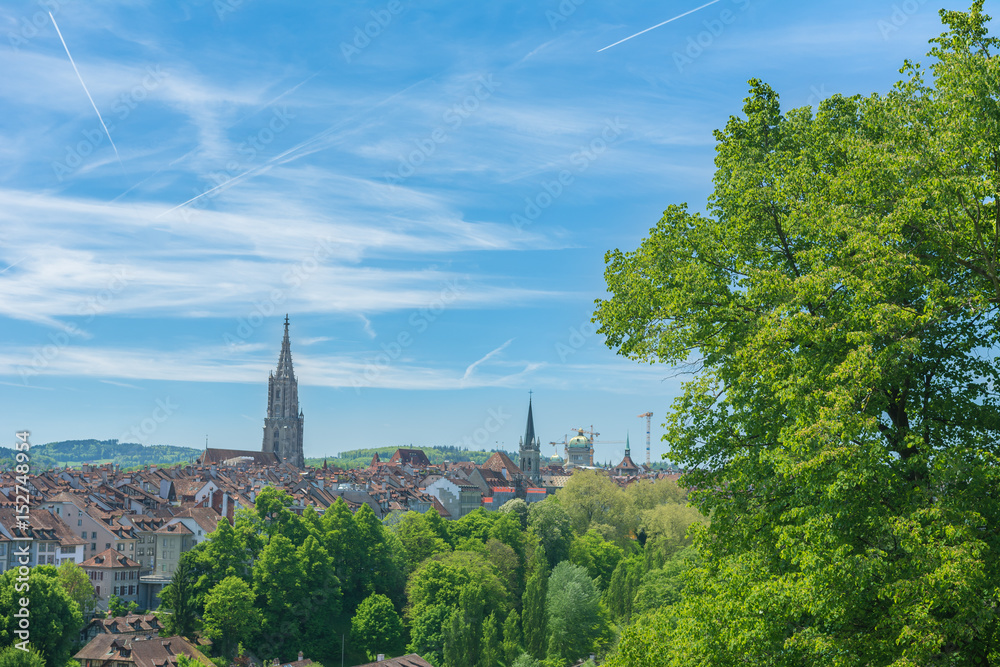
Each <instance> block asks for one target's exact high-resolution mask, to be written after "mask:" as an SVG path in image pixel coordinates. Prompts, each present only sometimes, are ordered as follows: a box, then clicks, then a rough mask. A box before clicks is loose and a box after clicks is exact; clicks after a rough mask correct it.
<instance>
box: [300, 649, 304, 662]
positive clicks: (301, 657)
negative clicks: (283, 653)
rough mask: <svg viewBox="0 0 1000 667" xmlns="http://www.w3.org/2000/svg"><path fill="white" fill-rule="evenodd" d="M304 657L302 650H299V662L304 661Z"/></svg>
mask: <svg viewBox="0 0 1000 667" xmlns="http://www.w3.org/2000/svg"><path fill="white" fill-rule="evenodd" d="M303 657H304V656H303V655H302V651H299V662H302V659H303Z"/></svg>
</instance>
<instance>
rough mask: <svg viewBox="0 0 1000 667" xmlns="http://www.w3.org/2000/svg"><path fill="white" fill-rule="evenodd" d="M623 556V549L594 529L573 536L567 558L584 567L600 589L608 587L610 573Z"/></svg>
mask: <svg viewBox="0 0 1000 667" xmlns="http://www.w3.org/2000/svg"><path fill="white" fill-rule="evenodd" d="M624 556H625V551H624V549H622V548H621V547H620V546H618V545H617V544H614V543H613V542H608V541H607V540H605V539H604V538H603V537H602V536H601V535H600V533H598V532H597V531H596V530H588V531H587V532H586V534H584V535H578V536H576V537H574V538H573V542H572V544H571V545H570V548H569V560H570V561H571V562H572V563H574V564H575V565H579V566H581V567H584V568H586V570H587V573H588V574H589V575H590V577H591V578H592V579H595V580H596V581H597V582H598V585H599V586H600V588H601V590H606V589H607V588H608V584H609V583H610V582H611V575H612V573H613V572H614V571H615V568H616V567H618V563H619V562H620V561H621V559H622V558H623V557H624Z"/></svg>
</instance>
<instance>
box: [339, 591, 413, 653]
mask: <svg viewBox="0 0 1000 667" xmlns="http://www.w3.org/2000/svg"><path fill="white" fill-rule="evenodd" d="M402 636H403V622H402V621H401V620H400V618H399V614H397V613H396V609H395V608H394V607H393V606H392V600H390V599H389V598H387V597H386V596H384V595H380V594H379V593H373V594H371V595H369V596H368V597H366V598H365V599H364V600H362V601H361V604H360V605H358V610H357V612H355V614H354V618H352V619H351V642H352V644H353V646H354V648H355V649H358V650H361V651H363V652H364V653H365V654H366V655H367V656H368V659H369V660H374V659H375V656H376V655H377V654H379V653H385V654H391V652H392V651H393V650H394V649H396V648H397V646H398V645H399V643H400V640H401V639H402Z"/></svg>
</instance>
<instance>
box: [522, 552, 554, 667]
mask: <svg viewBox="0 0 1000 667" xmlns="http://www.w3.org/2000/svg"><path fill="white" fill-rule="evenodd" d="M548 580H549V571H548V561H547V560H546V556H545V550H544V549H542V548H541V547H539V548H538V549H537V551H536V557H535V562H534V563H533V568H532V570H531V574H530V575H529V576H528V582H527V583H526V584H525V587H524V603H523V609H524V612H523V613H524V617H523V619H524V622H523V624H522V626H523V628H524V649H525V650H526V651H527V652H528V653H530V654H531V655H533V656H536V657H541V656H544V655H545V649H546V646H547V644H548V617H547V614H546V611H545V597H546V593H547V591H548Z"/></svg>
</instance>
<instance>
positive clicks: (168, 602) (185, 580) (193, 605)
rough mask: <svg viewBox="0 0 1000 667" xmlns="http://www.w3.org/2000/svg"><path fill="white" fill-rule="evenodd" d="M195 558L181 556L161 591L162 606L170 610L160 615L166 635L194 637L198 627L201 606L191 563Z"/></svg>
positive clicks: (185, 555)
mask: <svg viewBox="0 0 1000 667" xmlns="http://www.w3.org/2000/svg"><path fill="white" fill-rule="evenodd" d="M193 558H194V557H193V556H190V555H189V554H184V555H183V556H181V559H180V561H179V562H178V563H177V568H176V569H174V574H173V576H172V577H171V578H170V583H169V584H167V585H166V586H164V587H163V590H161V591H160V592H159V596H160V607H161V608H162V609H164V610H165V611H168V612H170V613H168V614H162V615H161V616H160V617H159V618H160V619H161V623H162V624H163V630H162V632H164V633H165V636H168V637H169V636H173V635H178V636H181V637H193V636H194V631H195V629H196V628H197V624H198V608H199V607H198V601H197V597H196V592H195V584H196V580H195V577H194V570H193V567H192V565H191V562H192V559H193Z"/></svg>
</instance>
